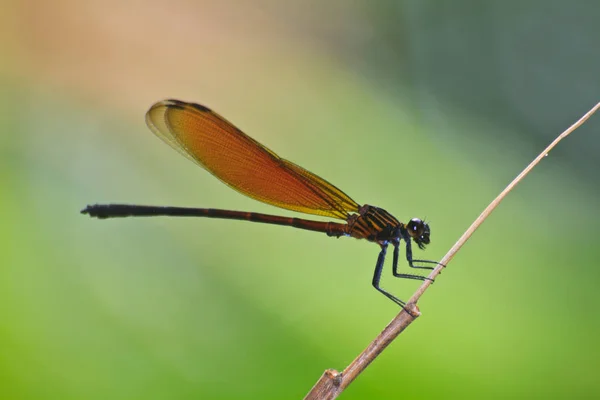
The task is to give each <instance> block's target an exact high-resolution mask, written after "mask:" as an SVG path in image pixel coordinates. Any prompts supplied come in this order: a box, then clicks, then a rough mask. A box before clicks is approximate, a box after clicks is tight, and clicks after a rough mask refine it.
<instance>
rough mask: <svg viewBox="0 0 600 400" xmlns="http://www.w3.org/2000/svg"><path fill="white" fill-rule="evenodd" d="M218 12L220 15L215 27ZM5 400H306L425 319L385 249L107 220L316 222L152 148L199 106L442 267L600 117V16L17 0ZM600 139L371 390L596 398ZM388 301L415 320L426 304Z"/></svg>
mask: <svg viewBox="0 0 600 400" xmlns="http://www.w3.org/2000/svg"><path fill="white" fill-rule="evenodd" d="M215 3H216V4H215ZM3 10H5V12H3V13H2V16H0V22H1V23H2V26H3V28H4V30H5V34H3V35H1V36H0V46H2V47H0V50H1V52H2V61H1V62H0V89H1V92H0V93H1V94H0V106H1V109H2V113H1V114H0V115H1V117H0V132H2V134H0V177H1V179H2V180H1V182H2V184H1V186H0V221H2V223H1V224H0V239H1V240H0V321H1V322H0V346H1V348H2V350H1V351H0V398H6V399H83V398H84V399H107V398H110V399H137V398H144V399H172V398H207V399H229V398H231V399H234V398H235V399H237V398H264V399H267V398H273V399H282V398H301V397H302V396H303V395H304V394H305V393H306V392H307V391H308V390H309V389H310V387H311V386H312V384H313V383H314V382H315V381H316V380H317V379H318V377H319V376H320V375H321V373H322V371H323V370H324V369H326V368H338V369H341V368H343V367H344V366H345V365H347V364H348V363H349V362H350V361H351V360H352V359H353V358H354V357H355V356H356V355H357V354H358V352H360V351H361V350H362V349H363V348H364V347H365V346H366V345H367V344H368V342H369V341H370V340H371V339H372V338H373V337H374V336H375V335H376V334H377V333H378V332H379V331H380V330H381V329H382V328H383V326H384V325H385V324H386V323H387V322H388V321H389V320H390V319H391V318H392V317H393V316H394V315H395V313H396V312H397V311H398V309H397V308H396V307H395V306H394V305H393V304H392V303H391V302H389V301H388V300H386V299H385V298H384V297H383V296H381V295H380V294H378V293H377V292H376V291H375V290H373V289H372V288H371V287H370V280H371V274H372V268H373V266H374V264H375V260H376V256H377V251H378V249H377V246H374V245H372V244H369V243H366V242H362V241H361V242H359V241H355V240H351V239H340V240H333V239H330V238H327V237H325V236H323V235H318V234H315V233H311V232H302V231H297V230H294V229H289V228H283V227H272V226H260V225H258V224H248V223H244V222H236V221H216V220H193V219H187V220H186V219H182V220H178V219H158V218H157V219H139V220H114V221H96V220H91V219H89V218H85V217H83V216H81V215H79V213H78V211H79V210H80V209H81V208H82V207H83V206H85V205H86V204H88V203H95V202H99V203H101V202H129V203H142V204H172V205H182V206H186V205H187V206H199V207H202V206H206V207H220V208H232V209H240V210H249V211H259V212H267V213H281V214H285V215H294V214H293V213H287V212H285V211H281V212H280V210H277V209H274V208H272V207H269V206H266V205H262V204H259V203H257V202H255V201H252V200H250V199H246V198H244V197H243V196H240V195H238V194H237V193H235V192H234V191H232V190H230V189H229V188H227V187H226V186H225V185H222V184H221V183H219V182H218V181H217V180H215V179H214V178H213V177H212V176H210V174H208V173H206V172H204V171H202V170H201V169H199V168H197V167H196V166H195V165H193V164H192V163H189V162H188V161H187V160H185V159H184V158H183V157H180V156H179V155H177V154H176V153H175V152H173V151H172V150H170V149H168V147H167V146H164V145H163V144H162V143H160V142H159V141H158V140H156V139H155V138H153V136H152V135H151V134H150V133H149V131H147V129H146V128H145V126H144V122H143V115H144V112H145V110H146V109H147V108H148V107H149V106H150V105H151V104H152V103H153V102H155V101H158V100H160V99H163V98H167V97H176V98H181V99H185V100H189V101H197V102H200V103H204V104H207V105H209V106H211V107H213V108H215V109H216V110H217V111H218V112H219V113H221V114H223V115H224V116H225V117H226V118H228V119H229V120H231V121H232V122H234V123H235V124H236V125H238V126H239V127H240V128H241V129H243V130H244V131H246V132H247V133H248V134H250V135H251V136H253V137H254V138H256V139H257V140H259V141H260V142H262V143H265V144H266V145H267V146H269V147H270V148H272V149H273V150H275V151H276V152H278V153H279V154H281V155H282V156H284V157H286V158H289V159H291V160H293V161H294V162H297V163H298V164H300V165H302V166H304V167H306V168H308V169H309V170H311V171H313V172H315V173H317V174H320V175H322V176H323V177H325V178H326V179H328V180H330V181H331V182H333V183H335V184H336V185H338V186H339V187H340V188H342V189H343V190H345V191H347V193H348V194H350V195H351V196H352V197H353V198H355V199H356V200H357V201H358V202H359V203H364V202H367V203H369V204H374V205H378V206H381V207H383V208H385V209H387V210H388V211H390V212H391V213H393V214H394V215H396V217H398V218H399V219H401V220H407V219H409V218H412V217H415V216H417V217H426V218H427V219H428V220H429V221H431V226H432V244H431V245H430V246H429V247H428V249H427V252H426V253H419V254H422V255H423V256H424V257H427V258H430V259H438V258H440V257H441V256H442V255H443V254H444V252H445V250H446V249H448V248H449V247H450V246H451V245H452V244H453V243H454V241H455V240H456V239H457V238H458V236H459V235H460V234H461V233H462V231H463V230H464V229H465V228H466V227H467V226H468V225H469V224H470V223H471V221H472V220H473V219H474V218H475V217H476V216H477V215H478V214H479V212H480V211H481V210H482V209H483V208H484V207H485V206H486V205H487V203H488V202H489V201H490V200H491V199H492V198H493V197H494V196H495V195H496V194H497V193H498V192H499V191H500V190H501V189H502V188H503V187H504V186H505V185H506V184H507V183H508V182H509V181H510V180H511V179H512V178H513V177H514V176H515V175H516V174H517V173H518V172H519V171H520V170H521V169H522V168H523V167H524V166H525V165H526V164H527V163H528V162H529V161H530V160H531V159H532V158H533V157H534V156H535V155H537V152H539V151H540V150H541V149H542V148H543V147H544V146H545V145H546V144H547V143H548V142H549V141H550V140H551V139H552V138H553V137H554V136H556V135H557V134H558V133H559V132H561V131H562V130H563V129H564V128H566V127H567V126H568V125H570V124H571V123H572V122H574V121H575V120H576V119H577V118H579V116H581V115H582V114H583V113H584V112H585V111H587V109H589V108H590V107H591V106H592V105H593V104H595V103H596V102H597V101H598V100H599V93H600V90H599V89H600V84H599V83H598V79H597V77H598V70H600V53H598V51H597V44H596V42H597V38H598V37H600V27H599V25H598V24H597V21H598V20H600V5H598V3H597V2H594V1H580V2H571V3H569V2H560V1H555V0H553V1H541V0H537V1H534V0H532V1H525V2H520V3H518V4H517V3H514V2H503V3H501V2H477V1H469V0H463V1H458V2H453V3H452V4H449V3H448V4H447V3H441V2H433V1H418V2H417V1H408V0H407V1H394V2H392V1H380V2H375V3H373V2H366V1H363V2H353V3H352V4H349V3H348V2H342V1H331V2H327V3H322V2H316V1H308V2H289V1H288V2H279V1H274V0H263V1H259V2H227V1H225V2H187V1H183V0H182V1H175V2H171V3H168V4H167V3H166V2H158V1H152V2H145V3H144V4H143V5H142V4H141V3H137V2H133V3H120V2H109V3H106V2H101V3H97V2H74V1H72V0H61V1H57V2H52V3H42V2H31V1H25V2H17V1H14V0H13V1H10V0H9V1H7V0H4V2H3ZM599 131H600V122H599V119H598V117H597V116H596V117H595V118H594V119H592V120H590V121H589V122H588V123H587V124H586V125H585V126H583V127H582V128H581V129H580V130H578V131H577V132H576V133H575V134H573V135H572V136H571V137H569V138H568V139H567V140H566V141H565V142H563V143H561V145H560V146H559V147H558V148H557V149H556V150H555V151H553V152H552V153H551V154H550V156H549V157H548V158H547V159H545V160H544V162H543V163H542V164H541V165H540V166H539V167H538V168H537V169H536V170H534V172H533V173H532V174H531V175H530V176H528V177H527V179H526V180H525V181H524V182H523V183H522V184H521V185H520V186H519V187H517V189H516V190H515V191H514V192H513V193H511V195H510V196H509V197H508V198H507V199H506V201H505V202H504V203H503V204H502V206H501V207H500V208H499V209H498V210H497V211H495V213H494V214H493V215H492V216H491V218H489V220H488V221H486V223H485V224H484V225H483V227H482V228H481V229H480V230H479V231H478V232H477V233H476V234H475V236H474V237H473V238H472V239H471V240H470V241H469V242H468V244H467V245H466V246H465V247H464V249H463V250H462V251H461V253H459V255H458V256H457V257H456V258H455V260H454V261H453V263H452V264H451V265H450V266H449V267H448V269H447V270H446V271H445V272H444V274H443V275H442V276H441V277H440V278H439V279H438V281H436V284H435V285H434V286H433V287H432V288H431V290H430V291H429V292H428V293H427V295H426V296H424V298H423V299H422V302H421V303H420V307H421V311H422V312H423V316H422V317H421V318H420V319H419V320H418V321H417V322H416V323H415V324H413V325H412V326H411V327H410V329H409V330H407V331H406V332H405V333H404V334H403V335H402V336H401V337H400V338H399V340H397V341H396V342H395V343H394V344H393V345H392V346H391V347H390V348H389V349H388V350H386V352H384V354H382V356H381V357H380V358H379V359H378V360H377V361H376V362H375V363H374V364H373V365H371V366H370V367H369V368H368V370H367V371H366V372H365V373H364V374H363V375H362V376H360V377H359V378H358V380H357V381H355V382H354V383H353V384H352V385H351V386H350V388H349V389H348V390H347V392H346V393H344V395H343V397H344V398H348V399H365V398H368V399H372V398H400V397H402V398H460V399H465V398H477V399H479V398H507V397H510V398H533V397H535V398H569V399H572V398H595V397H598V396H600V384H599V383H598V380H597V372H598V370H599V367H600V365H599V364H600V363H599V361H598V359H599V357H598V354H599V350H600V345H599V344H598V341H597V340H596V338H597V336H598V334H599V333H600V317H599V316H598V313H597V311H596V310H597V309H598V307H599V306H600V295H599V294H598V291H597V290H596V282H597V281H598V278H599V276H598V275H599V273H598V269H597V268H595V264H596V263H597V260H598V257H599V256H600V250H599V248H598V245H597V243H596V241H597V240H596V238H597V237H598V226H599V224H600V207H599V202H598V195H599V189H600V185H599V179H598V175H597V171H598V168H599V167H600V161H599V160H600V158H599V157H598V156H597V154H598V152H599V150H600V135H599V134H598V132H599ZM390 275H391V274H390V273H389V265H388V268H387V269H386V276H385V282H384V285H385V287H386V288H388V289H389V290H391V291H392V292H394V293H397V294H399V295H400V297H402V298H407V297H408V296H409V295H410V293H412V291H413V290H414V289H415V288H416V285H417V284H415V283H414V282H398V281H394V280H392V279H390Z"/></svg>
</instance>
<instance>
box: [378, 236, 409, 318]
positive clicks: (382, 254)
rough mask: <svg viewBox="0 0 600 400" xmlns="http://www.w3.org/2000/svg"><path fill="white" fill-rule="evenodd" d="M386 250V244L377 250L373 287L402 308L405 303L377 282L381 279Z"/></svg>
mask: <svg viewBox="0 0 600 400" xmlns="http://www.w3.org/2000/svg"><path fill="white" fill-rule="evenodd" d="M386 252H387V244H386V245H382V246H381V251H380V252H379V256H378V257H377V264H376V265H375V272H374V273H373V282H372V284H373V287H374V288H375V289H377V290H378V291H379V292H380V293H382V294H383V295H384V296H385V297H387V298H388V299H390V300H391V301H393V302H394V303H396V304H398V305H399V306H400V307H402V308H404V306H405V305H406V303H405V302H404V301H402V300H400V299H399V298H397V297H396V296H394V295H393V294H391V293H389V292H387V291H386V290H385V289H384V288H382V287H381V286H379V282H380V281H381V272H382V271H383V264H384V261H385V253H386Z"/></svg>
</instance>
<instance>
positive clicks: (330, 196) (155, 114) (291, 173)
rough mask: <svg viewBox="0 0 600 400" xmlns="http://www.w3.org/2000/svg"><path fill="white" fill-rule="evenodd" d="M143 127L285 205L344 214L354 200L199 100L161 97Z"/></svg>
mask: <svg viewBox="0 0 600 400" xmlns="http://www.w3.org/2000/svg"><path fill="white" fill-rule="evenodd" d="M146 123H147V124H148V127H150V129H151V130H152V132H154V133H155V134H156V135H157V136H158V137H160V138H161V139H162V140H164V141H165V142H166V143H168V144H169V145H170V146H171V147H173V148H174V149H175V150H177V151H178V152H180V153H181V154H183V155H184V156H186V157H187V158H189V159H190V160H192V161H194V162H195V163H196V164H198V165H200V166H201V167H203V168H204V169H206V170H207V171H209V172H210V173H211V174H213V175H214V176H216V177H217V178H219V179H220V180H221V181H222V182H224V183H225V184H226V185H228V186H229V187H231V188H233V189H235V190H237V191H238V192H240V193H242V194H244V195H246V196H248V197H251V198H253V199H256V200H259V201H262V202H263V203H267V204H271V205H274V206H277V207H281V208H285V209H288V210H293V211H298V212H303V213H307V214H316V215H322V216H326V217H333V218H339V219H346V218H347V217H348V214H349V213H353V212H357V211H358V209H359V207H360V206H359V205H358V204H357V203H356V202H355V201H354V200H352V199H351V198H350V197H349V196H348V195H347V194H345V193H344V192H342V191H341V190H340V189H338V188H337V187H335V186H334V185H332V184H331V183H329V182H327V181H326V180H325V179H323V178H320V177H318V176H317V175H315V174H313V173H311V172H309V171H307V170H305V169H304V168H302V167H300V166H298V165H296V164H294V163H292V162H290V161H287V160H285V159H282V158H280V157H279V156H278V155H277V154H275V153H274V152H272V151H271V150H269V149H268V148H267V147H265V146H263V145H262V144H260V143H258V142H257V141H256V140H254V139H252V138H251V137H249V136H248V135H246V134H245V133H243V132H242V131H240V130H239V129H237V128H236V127H235V126H234V125H233V124H231V123H230V122H228V121H227V120H226V119H225V118H223V117H221V116H220V115H219V114H217V113H215V112H213V111H211V110H210V109H208V108H206V107H204V106H201V105H199V104H193V103H185V102H182V101H179V100H164V101H161V102H159V103H156V104H155V105H153V106H152V107H151V108H150V110H149V111H148V113H147V114H146Z"/></svg>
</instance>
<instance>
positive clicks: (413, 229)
mask: <svg viewBox="0 0 600 400" xmlns="http://www.w3.org/2000/svg"><path fill="white" fill-rule="evenodd" d="M406 228H407V229H408V232H409V233H410V236H412V237H421V235H423V231H424V230H425V227H424V224H423V221H421V220H420V219H419V218H413V219H411V220H410V222H409V223H408V225H407V226H406Z"/></svg>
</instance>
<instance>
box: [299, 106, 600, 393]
mask: <svg viewBox="0 0 600 400" xmlns="http://www.w3.org/2000/svg"><path fill="white" fill-rule="evenodd" d="M599 108H600V103H598V104H596V105H595V106H594V107H593V108H592V109H591V110H590V111H588V112H587V113H586V114H585V115H584V116H583V117H581V118H580V119H579V120H578V121H577V122H575V123H574V124H573V125H571V126H570V127H569V128H568V129H567V130H565V131H564V132H563V133H561V134H560V135H559V136H558V137H557V138H556V139H554V141H553V142H552V143H550V145H549V146H548V147H546V148H545V149H544V151H542V152H541V153H540V154H539V155H538V156H537V157H536V158H535V159H534V160H533V161H532V162H531V163H530V164H529V165H528V166H527V167H526V168H525V169H524V170H523V171H522V172H521V173H520V174H519V175H517V177H516V178H515V179H514V180H513V181H512V182H511V183H510V184H509V185H508V186H507V187H506V188H505V189H504V190H503V191H502V192H501V193H500V194H499V195H498V197H496V198H495V199H494V200H493V201H492V202H491V203H490V205H488V206H487V207H486V209H485V210H483V212H482V213H481V214H480V215H479V217H477V219H476V220H475V221H474V222H473V223H472V224H471V226H470V227H469V228H468V229H467V230H466V231H465V233H464V234H463V235H462V236H461V237H460V239H458V241H457V242H456V243H455V244H454V246H452V248H451V249H450V250H449V251H448V253H447V254H446V255H445V256H444V258H442V260H441V261H440V264H439V265H438V266H437V267H436V268H435V269H434V270H433V271H431V273H430V274H429V278H430V279H432V280H433V279H435V278H436V277H437V276H438V275H439V274H440V272H441V270H442V268H444V267H443V265H448V263H449V262H450V260H452V258H454V255H455V254H456V253H457V252H458V250H459V249H460V248H461V247H462V246H463V245H464V244H465V242H466V241H467V240H468V239H469V238H470V237H471V235H472V234H473V232H475V230H476V229H477V228H478V227H479V225H481V224H482V223H483V221H484V220H485V219H486V218H487V217H488V216H489V215H490V214H491V213H492V211H494V209H495V208H496V207H497V206H498V204H500V202H501V201H502V200H503V199H504V197H506V195H507V194H508V193H509V192H510V191H511V190H513V188H514V187H515V186H516V185H517V184H518V183H519V182H520V181H521V180H523V178H524V177H525V176H526V175H527V174H528V173H529V172H530V171H531V170H532V169H533V167H535V166H536V165H537V164H538V163H539V162H540V161H541V160H542V159H543V158H544V157H545V156H547V155H548V152H550V150H552V149H553V148H554V146H556V145H557V144H558V142H560V141H561V140H562V139H564V138H565V137H566V136H568V135H569V134H570V133H571V132H573V131H574V130H575V129H577V128H579V126H581V125H582V124H583V123H584V122H585V121H586V120H587V119H588V118H589V117H591V116H592V114H594V113H595V112H596V111H597V110H598V109H599ZM431 283H432V281H430V280H426V281H423V284H422V285H421V286H420V287H419V288H418V289H417V291H416V292H415V293H414V294H413V295H412V297H411V298H410V300H408V302H407V304H406V308H405V309H403V310H402V311H401V312H400V313H399V314H398V315H397V316H396V317H395V318H394V319H393V320H392V321H391V322H390V323H389V324H388V326H386V327H385V329H384V330H383V331H382V332H381V333H380V334H379V335H377V337H376V338H375V339H374V340H373V341H372V342H371V344H369V346H367V348H366V349H365V350H363V352H362V353H360V354H359V355H358V357H356V359H354V361H352V362H351V363H350V365H348V366H347V367H346V369H344V371H342V372H341V373H340V372H338V371H336V370H333V369H328V370H326V371H325V373H323V375H322V376H321V378H320V379H319V380H318V381H317V383H316V384H315V385H314V386H313V388H312V389H311V391H310V392H309V393H308V394H307V395H306V397H305V400H323V399H327V400H329V399H335V398H336V397H337V396H338V395H339V394H340V393H341V392H342V391H343V390H344V389H345V388H346V387H348V385H350V383H352V381H353V380H354V379H356V377H357V376H358V374H360V373H361V372H362V371H363V370H364V369H365V368H367V366H368V365H369V364H370V363H371V362H373V360H374V359H375V358H376V357H377V356H378V355H379V354H380V353H381V352H382V351H383V350H384V349H385V348H386V347H387V346H388V345H389V344H390V343H391V342H392V341H393V340H394V339H395V338H396V337H397V336H398V335H399V334H400V333H401V332H402V331H403V330H404V329H406V327H407V326H408V325H409V324H411V323H412V322H413V321H414V320H415V319H416V318H417V317H418V316H419V315H421V313H420V312H419V308H418V307H417V301H418V300H419V298H420V297H421V296H422V295H423V293H424V292H425V290H426V289H427V288H428V287H429V286H430V285H431Z"/></svg>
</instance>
